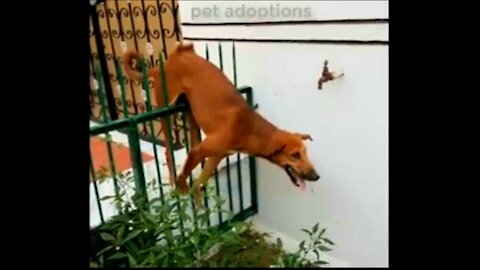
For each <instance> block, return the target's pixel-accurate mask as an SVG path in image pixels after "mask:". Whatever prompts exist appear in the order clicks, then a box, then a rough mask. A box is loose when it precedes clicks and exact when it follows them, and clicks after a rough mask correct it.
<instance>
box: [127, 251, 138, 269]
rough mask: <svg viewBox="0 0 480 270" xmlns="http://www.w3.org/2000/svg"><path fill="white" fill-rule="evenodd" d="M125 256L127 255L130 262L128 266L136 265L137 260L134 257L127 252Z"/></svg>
mask: <svg viewBox="0 0 480 270" xmlns="http://www.w3.org/2000/svg"><path fill="white" fill-rule="evenodd" d="M127 256H128V263H129V264H130V267H136V266H137V264H138V262H137V260H136V259H135V257H133V256H132V255H131V254H130V253H127Z"/></svg>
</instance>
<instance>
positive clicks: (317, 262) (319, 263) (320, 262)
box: [313, 261, 329, 265]
mask: <svg viewBox="0 0 480 270" xmlns="http://www.w3.org/2000/svg"><path fill="white" fill-rule="evenodd" d="M313 264H315V265H325V264H329V263H328V262H326V261H316V262H313Z"/></svg>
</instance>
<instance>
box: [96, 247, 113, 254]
mask: <svg viewBox="0 0 480 270" xmlns="http://www.w3.org/2000/svg"><path fill="white" fill-rule="evenodd" d="M113 247H114V246H108V247H106V248H104V249H102V250H100V251H99V252H98V253H97V254H96V256H99V255H100V254H102V253H105V252H106V251H109V250H110V249H112V248H113Z"/></svg>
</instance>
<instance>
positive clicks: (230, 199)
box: [218, 43, 233, 211]
mask: <svg viewBox="0 0 480 270" xmlns="http://www.w3.org/2000/svg"><path fill="white" fill-rule="evenodd" d="M218 58H219V62H220V70H221V71H222V72H223V54H222V44H221V43H218ZM226 159H227V167H226V168H225V169H226V170H227V187H228V205H229V206H230V211H233V198H232V197H233V196H232V179H231V175H230V156H228V155H227V158H226Z"/></svg>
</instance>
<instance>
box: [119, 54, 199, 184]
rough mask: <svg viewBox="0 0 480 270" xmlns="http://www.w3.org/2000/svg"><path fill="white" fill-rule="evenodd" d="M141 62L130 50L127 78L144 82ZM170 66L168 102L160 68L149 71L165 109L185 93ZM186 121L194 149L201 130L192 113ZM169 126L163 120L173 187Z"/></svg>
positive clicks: (126, 56) (125, 61) (125, 62)
mask: <svg viewBox="0 0 480 270" xmlns="http://www.w3.org/2000/svg"><path fill="white" fill-rule="evenodd" d="M181 50H182V48H181V47H179V48H178V51H181ZM141 61H142V59H141V56H140V55H139V54H138V53H137V52H135V51H134V50H130V51H128V52H126V53H125V54H124V55H123V57H122V64H123V68H124V70H125V73H126V75H127V77H129V78H131V79H133V80H136V81H139V82H143V75H142V65H141V63H142V62H141ZM170 66H171V65H170V64H166V65H165V75H166V79H167V83H166V84H167V96H168V99H169V100H168V101H167V102H166V101H165V100H164V96H163V91H162V84H161V78H160V69H159V68H158V67H154V68H150V69H149V70H148V71H147V77H148V78H153V96H154V99H155V101H156V104H157V106H159V107H165V106H168V105H172V104H175V102H176V101H177V99H178V98H179V97H180V95H181V94H182V93H183V92H182V88H181V85H179V81H178V80H177V78H176V74H174V73H173V72H172V68H171V67H170ZM186 120H187V122H188V126H189V138H188V139H189V141H190V145H191V147H193V146H195V145H196V144H198V143H199V142H200V128H199V127H198V125H197V122H196V121H195V120H194V118H193V116H192V114H191V113H190V112H186ZM170 123H173V119H172V117H170ZM167 124H168V121H167V119H166V118H163V119H162V120H161V125H162V130H161V133H162V134H163V136H164V138H165V140H166V141H167V143H166V149H165V156H166V157H167V164H168V170H169V173H170V175H169V180H170V185H172V186H173V185H174V183H175V177H174V173H173V172H174V170H175V165H174V164H173V158H172V152H171V150H172V149H171V147H170V144H169V143H168V141H171V140H172V134H171V133H169V132H167V130H166V127H167Z"/></svg>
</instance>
